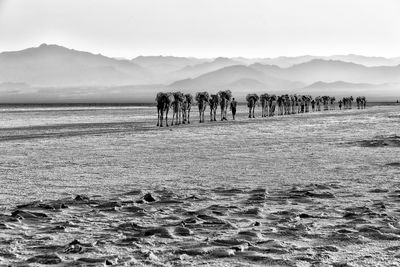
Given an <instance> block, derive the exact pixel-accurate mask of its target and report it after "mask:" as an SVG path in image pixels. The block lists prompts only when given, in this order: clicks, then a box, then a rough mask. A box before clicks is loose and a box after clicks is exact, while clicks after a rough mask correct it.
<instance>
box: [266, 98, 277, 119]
mask: <svg viewBox="0 0 400 267" xmlns="http://www.w3.org/2000/svg"><path fill="white" fill-rule="evenodd" d="M276 99H277V97H276V95H271V96H270V98H269V103H268V105H269V116H274V115H275V109H276V104H277V101H276Z"/></svg>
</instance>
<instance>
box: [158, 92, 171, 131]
mask: <svg viewBox="0 0 400 267" xmlns="http://www.w3.org/2000/svg"><path fill="white" fill-rule="evenodd" d="M156 101H157V114H158V118H157V126H160V127H163V119H164V112H165V124H166V126H167V127H168V111H169V108H170V106H171V103H172V101H173V98H172V94H171V93H163V92H159V93H158V94H157V96H156Z"/></svg>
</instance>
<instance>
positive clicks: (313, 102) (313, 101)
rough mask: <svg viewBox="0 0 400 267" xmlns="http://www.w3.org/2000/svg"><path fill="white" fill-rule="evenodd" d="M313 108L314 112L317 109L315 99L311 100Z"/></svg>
mask: <svg viewBox="0 0 400 267" xmlns="http://www.w3.org/2000/svg"><path fill="white" fill-rule="evenodd" d="M311 108H312V111H313V112H314V111H315V100H314V99H313V100H311Z"/></svg>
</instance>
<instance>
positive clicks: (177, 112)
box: [171, 91, 185, 125]
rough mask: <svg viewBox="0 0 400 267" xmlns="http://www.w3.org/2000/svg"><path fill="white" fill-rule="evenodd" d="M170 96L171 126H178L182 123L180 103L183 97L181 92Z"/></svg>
mask: <svg viewBox="0 0 400 267" xmlns="http://www.w3.org/2000/svg"><path fill="white" fill-rule="evenodd" d="M172 96H173V98H174V100H173V101H172V111H173V113H172V122H171V125H174V119H175V125H179V124H181V122H182V103H183V101H184V98H185V97H184V95H183V93H182V92H179V91H178V92H173V93H172Z"/></svg>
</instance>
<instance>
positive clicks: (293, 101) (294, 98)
mask: <svg viewBox="0 0 400 267" xmlns="http://www.w3.org/2000/svg"><path fill="white" fill-rule="evenodd" d="M296 103H297V95H291V96H290V106H291V111H290V112H291V113H292V114H296V111H297V110H296Z"/></svg>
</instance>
